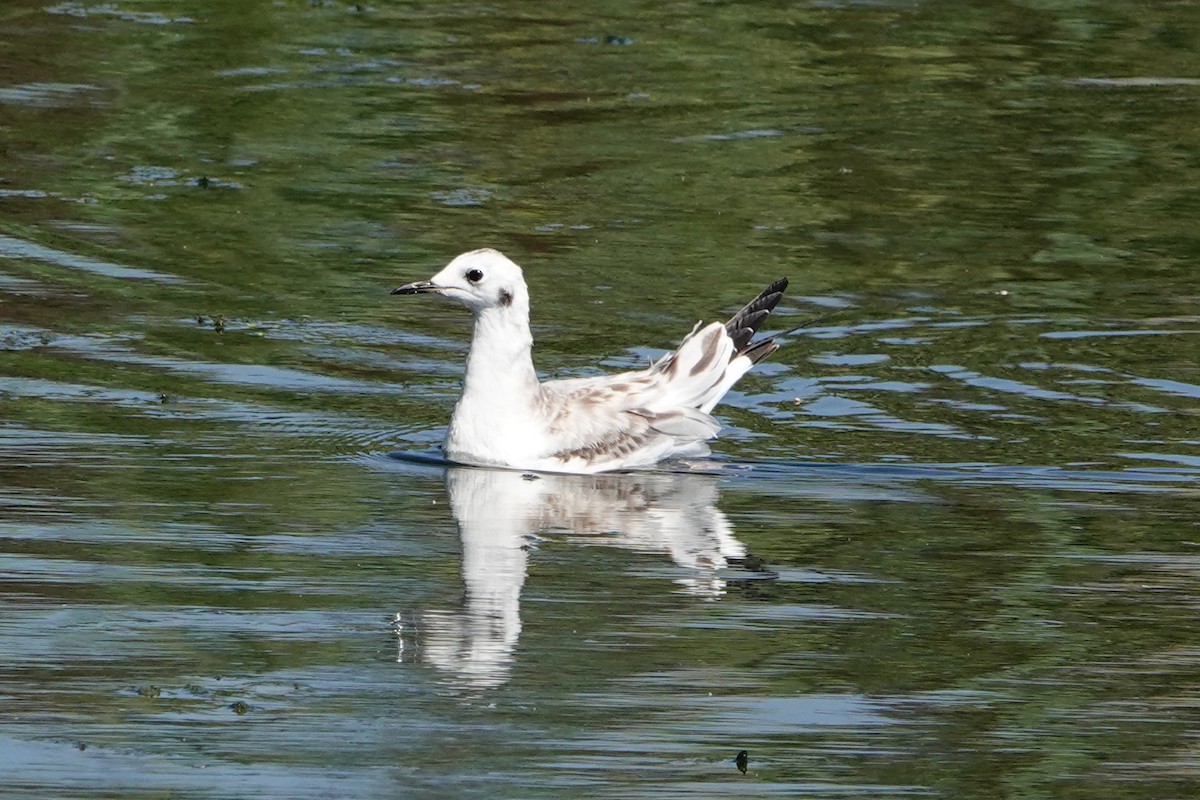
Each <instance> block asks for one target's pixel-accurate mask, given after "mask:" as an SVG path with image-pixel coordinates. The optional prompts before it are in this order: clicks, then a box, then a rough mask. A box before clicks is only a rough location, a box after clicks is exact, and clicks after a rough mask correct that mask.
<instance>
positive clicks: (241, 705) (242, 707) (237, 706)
mask: <svg viewBox="0 0 1200 800" xmlns="http://www.w3.org/2000/svg"><path fill="white" fill-rule="evenodd" d="M229 707H230V708H231V709H232V710H233V713H235V714H237V715H238V716H239V717H240V716H242V715H243V714H245V713H246V712H247V711H249V710H250V706H248V705H246V703H245V702H243V701H241V700H235V701H234V702H232V703H230V704H229Z"/></svg>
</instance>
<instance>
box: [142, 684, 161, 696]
mask: <svg viewBox="0 0 1200 800" xmlns="http://www.w3.org/2000/svg"><path fill="white" fill-rule="evenodd" d="M137 693H138V694H139V695H141V696H142V697H158V696H159V695H161V694H162V689H159V688H158V687H157V686H139V687H138V690H137Z"/></svg>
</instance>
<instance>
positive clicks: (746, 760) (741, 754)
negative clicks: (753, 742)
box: [733, 750, 750, 775]
mask: <svg viewBox="0 0 1200 800" xmlns="http://www.w3.org/2000/svg"><path fill="white" fill-rule="evenodd" d="M733 763H734V764H736V765H737V768H738V769H740V770H741V771H742V774H743V775H745V774H746V767H747V766H748V765H749V764H750V753H749V751H747V750H739V751H738V754H737V758H735V759H733Z"/></svg>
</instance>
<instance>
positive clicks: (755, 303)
mask: <svg viewBox="0 0 1200 800" xmlns="http://www.w3.org/2000/svg"><path fill="white" fill-rule="evenodd" d="M786 287H787V279H781V280H779V281H776V282H775V283H772V284H771V285H770V286H768V287H767V288H766V289H765V290H764V291H763V292H761V293H760V294H759V295H758V296H757V297H756V298H754V299H753V300H751V301H750V302H749V303H748V304H746V306H745V307H743V308H742V309H741V310H740V311H738V313H737V314H734V315H733V317H731V318H730V319H729V321H728V322H725V323H720V322H713V323H710V324H708V325H703V323H696V326H695V327H694V328H692V332H691V333H689V334H688V335H687V336H686V337H684V339H683V341H682V342H680V344H679V347H678V348H676V349H675V351H674V352H671V353H668V354H666V355H665V356H663V357H662V358H660V359H659V360H658V361H656V362H654V363H653V364H651V365H650V366H649V367H648V368H646V369H644V370H638V371H633V372H622V373H618V374H616V375H601V376H597V377H592V378H572V379H567V380H557V381H548V382H546V383H543V384H542V393H541V398H542V411H543V412H544V416H545V418H546V420H547V423H548V428H549V433H550V437H549V440H550V441H551V442H553V445H552V448H553V450H552V452H548V453H546V457H547V458H550V459H552V460H553V461H554V462H556V463H557V462H561V463H562V464H567V463H571V464H572V465H573V466H576V467H579V466H583V467H585V468H586V469H588V470H600V469H612V468H613V464H614V463H619V465H620V466H623V467H635V466H644V465H646V464H652V463H654V462H655V461H658V460H660V459H662V458H665V457H667V456H671V455H707V453H708V447H707V445H705V444H704V442H705V441H706V440H708V439H711V438H713V437H714V436H716V435H717V431H718V430H720V425H719V424H718V423H717V421H716V420H715V419H713V417H712V416H711V414H710V413H709V412H711V411H712V409H713V407H714V406H716V404H717V403H718V402H719V401H720V399H721V398H722V397H723V396H724V395H725V393H726V392H727V391H729V389H730V387H732V386H733V384H734V383H736V382H737V380H738V379H739V378H741V377H742V376H743V375H744V374H746V372H747V371H748V370H749V369H750V368H751V367H752V366H754V365H755V364H757V363H758V362H759V361H761V360H762V359H764V358H766V357H767V356H769V355H770V354H771V353H773V352H774V351H775V349H776V348H777V347H778V345H776V343H775V342H774V340H773V339H770V338H766V339H760V340H758V341H756V342H754V341H751V340H752V339H753V337H754V334H755V332H756V331H757V330H758V327H759V326H760V325H761V324H762V322H763V320H764V319H766V317H767V315H768V314H770V313H771V311H772V310H773V309H774V308H775V306H776V305H777V304H778V303H779V300H780V298H781V297H782V296H783V290H784V289H785V288H786ZM702 325H703V327H702Z"/></svg>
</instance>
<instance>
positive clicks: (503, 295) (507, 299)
mask: <svg viewBox="0 0 1200 800" xmlns="http://www.w3.org/2000/svg"><path fill="white" fill-rule="evenodd" d="M500 305H502V306H511V305H512V292H510V291H509V290H508V289H501V290H500Z"/></svg>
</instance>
